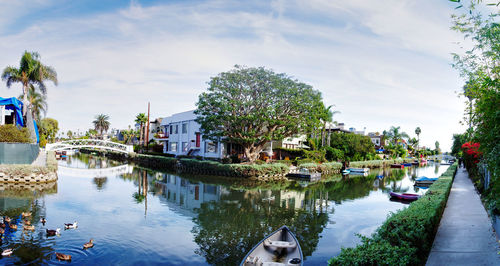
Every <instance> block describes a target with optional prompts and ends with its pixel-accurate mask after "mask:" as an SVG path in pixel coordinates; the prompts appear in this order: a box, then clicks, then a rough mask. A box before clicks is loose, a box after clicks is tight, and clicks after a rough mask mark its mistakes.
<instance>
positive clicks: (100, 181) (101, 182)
mask: <svg viewBox="0 0 500 266" xmlns="http://www.w3.org/2000/svg"><path fill="white" fill-rule="evenodd" d="M93 181H94V184H95V185H96V187H97V190H99V191H101V190H103V189H104V186H105V185H106V182H108V178H107V177H94V179H93Z"/></svg>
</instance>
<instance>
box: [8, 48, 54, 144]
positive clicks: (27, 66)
mask: <svg viewBox="0 0 500 266" xmlns="http://www.w3.org/2000/svg"><path fill="white" fill-rule="evenodd" d="M2 80H4V81H5V82H6V84H7V87H8V88H10V86H11V85H12V84H13V83H21V84H22V86H23V103H24V106H23V115H24V116H25V117H26V121H27V122H26V126H27V127H28V128H29V129H30V134H31V136H32V139H34V138H35V130H34V126H33V123H31V120H32V117H31V116H32V114H31V112H28V111H27V110H28V109H29V108H30V103H29V101H28V93H29V88H30V87H31V86H35V85H36V86H37V87H38V88H39V89H40V90H41V91H42V93H43V94H46V92H47V87H46V86H45V81H47V80H49V81H52V82H53V83H54V84H55V85H57V73H56V71H55V70H54V69H53V68H52V67H50V66H46V65H44V64H42V63H41V61H40V55H39V54H38V53H37V52H28V51H25V52H24V54H23V56H22V57H21V62H20V63H19V68H16V67H12V66H8V67H6V68H5V69H4V70H3V73H2Z"/></svg>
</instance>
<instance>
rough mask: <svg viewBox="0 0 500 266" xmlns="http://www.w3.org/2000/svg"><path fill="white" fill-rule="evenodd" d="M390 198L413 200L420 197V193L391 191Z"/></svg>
mask: <svg viewBox="0 0 500 266" xmlns="http://www.w3.org/2000/svg"><path fill="white" fill-rule="evenodd" d="M389 194H390V195H391V197H392V198H396V199H400V200H406V201H414V200H418V199H419V198H420V195H417V194H410V193H396V192H391V193H389Z"/></svg>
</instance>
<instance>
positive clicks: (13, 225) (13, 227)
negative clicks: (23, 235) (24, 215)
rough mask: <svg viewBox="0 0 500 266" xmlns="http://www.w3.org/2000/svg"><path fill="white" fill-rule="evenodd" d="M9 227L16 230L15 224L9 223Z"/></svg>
mask: <svg viewBox="0 0 500 266" xmlns="http://www.w3.org/2000/svg"><path fill="white" fill-rule="evenodd" d="M9 227H10V229H12V230H17V224H9Z"/></svg>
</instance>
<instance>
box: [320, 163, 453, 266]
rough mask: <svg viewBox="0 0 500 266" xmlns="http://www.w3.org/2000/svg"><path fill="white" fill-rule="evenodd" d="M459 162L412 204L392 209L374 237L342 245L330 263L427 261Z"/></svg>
mask: <svg viewBox="0 0 500 266" xmlns="http://www.w3.org/2000/svg"><path fill="white" fill-rule="evenodd" d="M456 169H457V164H456V163H455V164H454V165H452V166H450V167H449V168H448V170H446V172H444V173H443V174H442V175H441V177H440V178H439V179H438V180H437V181H436V182H434V184H433V185H432V186H431V187H430V188H429V191H428V192H427V193H426V194H425V195H424V196H423V197H421V198H420V199H419V200H417V201H415V202H413V203H411V204H410V206H409V207H408V208H405V209H402V210H399V211H397V212H396V213H392V214H391V215H390V216H389V217H388V218H387V220H386V221H385V222H384V223H383V224H382V226H380V227H379V228H378V229H377V231H376V232H375V233H374V234H373V235H372V236H371V238H367V237H362V243H361V244H360V245H358V246H357V247H354V248H342V252H341V253H340V255H339V256H337V257H334V258H332V259H330V260H329V264H330V265H423V264H425V260H426V259H427V255H428V253H429V251H430V249H431V246H432V242H433V239H434V235H435V233H436V231H437V228H438V226H439V221H440V220H441V215H442V214H443V211H444V208H445V206H446V201H447V199H448V195H449V192H450V189H451V185H452V182H453V177H454V175H455V173H456Z"/></svg>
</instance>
